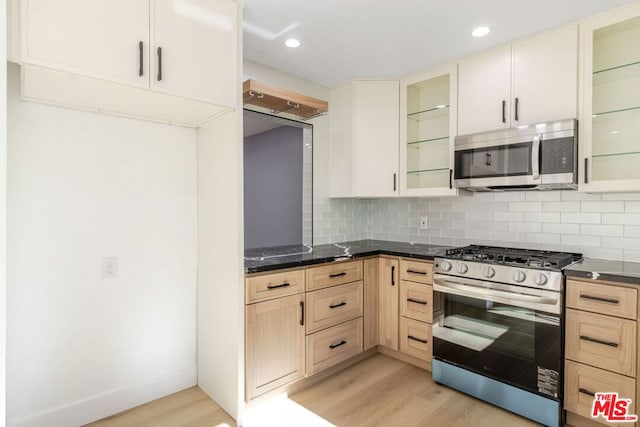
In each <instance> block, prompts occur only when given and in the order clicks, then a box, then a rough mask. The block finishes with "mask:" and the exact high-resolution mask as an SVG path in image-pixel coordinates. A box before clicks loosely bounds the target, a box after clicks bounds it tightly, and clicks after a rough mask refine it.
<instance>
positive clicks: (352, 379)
mask: <svg viewBox="0 0 640 427" xmlns="http://www.w3.org/2000/svg"><path fill="white" fill-rule="evenodd" d="M274 399H275V398H274ZM280 399H282V397H280ZM284 399H287V400H286V402H288V403H289V404H288V405H284V406H282V401H280V406H274V408H275V409H276V410H273V411H269V410H267V411H264V412H262V413H261V415H262V414H263V413H264V414H269V413H270V412H271V413H272V415H271V416H272V417H273V419H266V418H261V419H259V420H258V421H257V422H254V424H252V425H247V426H246V427H264V426H278V427H282V426H287V427H288V426H295V427H298V426H300V427H308V426H312V425H325V424H326V423H330V424H333V425H334V426H336V427H398V426H402V427H436V426H438V427H440V426H443V427H468V426H473V427H532V426H536V425H537V424H536V423H534V422H532V421H529V420H527V419H525V418H522V417H520V416H518V415H515V414H512V413H510V412H508V411H504V410H502V409H500V408H496V407H495V406H492V405H489V404H487V403H485V402H482V401H480V400H478V399H475V398H473V397H470V396H467V395H465V394H462V393H459V392H457V391H455V390H452V389H449V388H447V387H444V386H440V385H437V384H436V383H435V382H433V380H432V379H431V374H430V373H429V372H427V371H424V370H422V369H419V368H416V367H415V366H412V365H409V364H406V363H404V362H401V361H399V360H395V359H392V358H390V357H388V356H385V355H382V354H380V353H378V354H375V355H373V356H371V357H369V358H367V359H365V360H363V361H361V362H359V363H357V364H355V365H353V366H351V367H349V368H347V369H345V370H344V371H342V372H339V373H338V374H336V375H332V376H330V377H328V378H326V379H324V380H322V381H320V382H319V383H317V384H314V385H313V386H311V387H309V388H307V389H305V390H302V391H299V392H297V393H295V394H292V395H291V396H288V398H287V397H284ZM274 401H275V400H274ZM286 402H285V403H286ZM261 404H263V403H261ZM266 404H269V402H268V401H267V402H266ZM297 405H300V406H301V407H302V408H300V407H299V406H297ZM283 408H284V409H283ZM293 412H295V413H296V415H295V416H292V413H293ZM305 413H306V415H305ZM312 413H313V414H312ZM300 414H302V415H300ZM314 414H315V415H314ZM298 416H302V417H303V418H296V417H298ZM305 416H306V418H304V417H305ZM318 417H320V418H318ZM318 420H320V421H321V423H318ZM323 420H324V421H323ZM325 421H326V422H325ZM89 426H91V427H151V426H153V427H226V426H230V427H231V426H235V421H234V420H233V419H232V418H231V417H230V416H229V415H228V414H226V413H225V412H224V411H223V410H222V409H221V408H220V407H219V406H218V405H216V403H215V402H214V401H213V400H211V399H210V398H209V397H208V396H207V395H206V394H205V393H204V392H203V391H202V390H200V389H199V388H198V387H192V388H189V389H187V390H183V391H181V392H179V393H175V394H172V395H169V396H166V397H163V398H161V399H158V400H155V401H153V402H149V403H147V404H145V405H141V406H139V407H137V408H133V409H130V410H128V411H125V412H122V413H120V414H117V415H114V416H111V417H108V418H105V419H103V420H100V421H97V422H95V423H92V424H89Z"/></svg>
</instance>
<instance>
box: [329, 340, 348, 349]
mask: <svg viewBox="0 0 640 427" xmlns="http://www.w3.org/2000/svg"><path fill="white" fill-rule="evenodd" d="M346 343H347V342H346V341H345V340H342V341H340V342H339V343H336V344H331V345H330V346H329V348H330V349H331V350H333V349H334V348H336V347H340V346H341V345H345V344H346Z"/></svg>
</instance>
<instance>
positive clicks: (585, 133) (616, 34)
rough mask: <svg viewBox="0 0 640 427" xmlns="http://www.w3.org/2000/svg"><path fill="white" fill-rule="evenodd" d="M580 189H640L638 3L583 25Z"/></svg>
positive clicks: (639, 18)
mask: <svg viewBox="0 0 640 427" xmlns="http://www.w3.org/2000/svg"><path fill="white" fill-rule="evenodd" d="M581 36H582V43H581V47H582V51H581V60H582V67H581V77H582V79H581V80H582V81H583V83H584V84H583V86H582V89H581V94H582V97H581V99H582V109H581V117H580V118H579V119H580V120H579V123H580V149H579V153H580V163H579V164H580V166H582V168H581V169H580V190H581V191H587V192H616V191H638V190H640V168H639V167H638V165H640V50H639V49H638V46H639V45H640V6H638V5H634V6H631V7H628V8H623V9H621V10H618V11H615V12H612V13H608V14H605V15H601V16H598V17H596V18H593V19H590V20H587V21H586V22H585V23H584V25H583V26H582V31H581Z"/></svg>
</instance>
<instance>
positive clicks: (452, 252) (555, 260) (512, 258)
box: [446, 245, 582, 271]
mask: <svg viewBox="0 0 640 427" xmlns="http://www.w3.org/2000/svg"><path fill="white" fill-rule="evenodd" d="M446 258H449V259H459V260H469V261H479V262H484V263H489V264H501V265H507V266H514V267H531V268H541V269H547V270H554V271H560V270H562V269H563V268H564V267H566V266H568V265H570V264H573V263H574V262H576V261H580V260H581V259H582V254H577V253H568V252H553V251H541V250H535V249H519V248H504V247H499V246H482V245H469V246H463V247H460V248H454V249H447V251H446Z"/></svg>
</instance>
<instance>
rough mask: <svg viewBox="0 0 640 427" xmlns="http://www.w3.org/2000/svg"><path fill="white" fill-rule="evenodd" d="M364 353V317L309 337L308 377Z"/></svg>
mask: <svg viewBox="0 0 640 427" xmlns="http://www.w3.org/2000/svg"><path fill="white" fill-rule="evenodd" d="M359 353H362V317H359V318H358V319H355V320H351V321H349V322H346V323H341V324H340V325H337V326H334V327H332V328H329V329H325V330H323V331H320V332H316V333H315V334H311V335H307V375H311V374H314V373H316V372H318V371H321V370H323V369H326V368H328V367H330V366H333V365H335V364H337V363H340V362H342V361H343V360H347V359H348V358H350V357H353V356H355V355H357V354H359Z"/></svg>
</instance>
